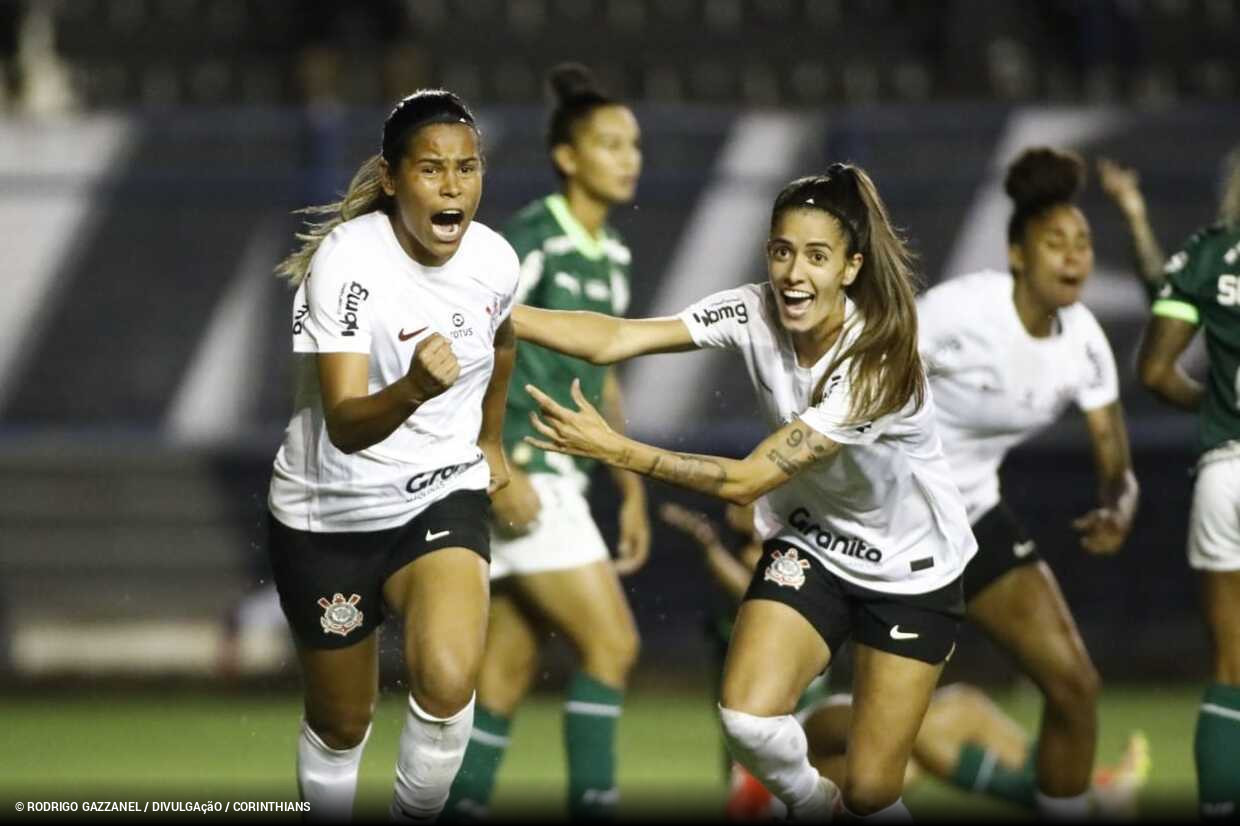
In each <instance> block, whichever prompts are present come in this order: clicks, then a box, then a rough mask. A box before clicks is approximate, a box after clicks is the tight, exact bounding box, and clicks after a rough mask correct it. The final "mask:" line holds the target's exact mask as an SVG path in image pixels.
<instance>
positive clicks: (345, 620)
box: [319, 594, 364, 637]
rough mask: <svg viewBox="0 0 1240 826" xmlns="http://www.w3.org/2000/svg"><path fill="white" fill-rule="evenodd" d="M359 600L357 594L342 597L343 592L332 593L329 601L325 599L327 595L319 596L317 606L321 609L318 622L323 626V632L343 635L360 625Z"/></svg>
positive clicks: (361, 615) (360, 599)
mask: <svg viewBox="0 0 1240 826" xmlns="http://www.w3.org/2000/svg"><path fill="white" fill-rule="evenodd" d="M361 601H362V598H361V597H360V596H358V595H357V594H352V595H350V597H349V598H348V599H345V598H344V594H332V600H331V602H328V601H327V597H319V607H320V608H322V609H323V616H322V617H320V618H319V623H320V624H322V626H323V633H324V634H339V635H340V636H342V637H344V636H347V635H348V633H349V632H350V631H352V630H353V629H354V628H357V627H358V626H359V625H361V624H362V617H363V616H364V615H363V614H362V612H361V611H359V610H358V609H357V604H358V603H359V602H361Z"/></svg>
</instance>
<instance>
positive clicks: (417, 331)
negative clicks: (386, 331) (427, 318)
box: [396, 327, 426, 341]
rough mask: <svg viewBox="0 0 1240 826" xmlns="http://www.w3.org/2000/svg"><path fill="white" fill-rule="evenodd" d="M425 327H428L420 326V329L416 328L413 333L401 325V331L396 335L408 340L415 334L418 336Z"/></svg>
mask: <svg viewBox="0 0 1240 826" xmlns="http://www.w3.org/2000/svg"><path fill="white" fill-rule="evenodd" d="M425 329H426V328H425V327H419V328H418V329H416V330H414V331H413V332H412V333H406V332H405V328H404V327H401V328H400V332H399V333H397V334H396V337H397V338H399V339H400V340H401V341H408V340H409V339H411V338H413V337H414V336H416V335H417V334H418V333H420V332H422V331H423V330H425Z"/></svg>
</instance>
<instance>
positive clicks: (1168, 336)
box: [1137, 315, 1205, 411]
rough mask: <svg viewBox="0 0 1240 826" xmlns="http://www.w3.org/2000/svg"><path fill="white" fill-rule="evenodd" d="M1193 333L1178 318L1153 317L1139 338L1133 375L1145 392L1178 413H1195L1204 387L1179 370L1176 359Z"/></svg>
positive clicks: (1202, 396) (1194, 333) (1188, 326)
mask: <svg viewBox="0 0 1240 826" xmlns="http://www.w3.org/2000/svg"><path fill="white" fill-rule="evenodd" d="M1196 334H1197V326H1196V325H1195V324H1190V323H1189V322H1187V321H1182V320H1180V319H1178V318H1169V317H1167V316H1161V315H1155V316H1152V317H1151V318H1150V323H1149V326H1147V327H1146V328H1145V335H1144V336H1143V337H1142V339H1141V351H1140V354H1139V355H1138V356H1137V372H1138V374H1139V375H1140V376H1141V383H1142V384H1143V385H1145V387H1146V389H1147V390H1149V391H1150V392H1152V393H1153V394H1154V395H1155V396H1158V397H1159V398H1160V399H1162V400H1163V401H1165V402H1167V403H1168V404H1170V405H1173V406H1175V407H1178V408H1180V409H1181V410H1190V411H1195V410H1197V409H1198V408H1199V407H1200V406H1201V400H1202V399H1203V398H1205V387H1203V386H1202V384H1201V382H1199V381H1197V380H1196V379H1193V378H1191V377H1190V376H1189V375H1188V374H1187V373H1185V372H1184V370H1183V369H1182V368H1181V367H1180V364H1179V360H1180V356H1181V355H1182V354H1183V353H1184V351H1185V349H1187V348H1188V345H1189V342H1191V341H1192V340H1193V336H1194V335H1196Z"/></svg>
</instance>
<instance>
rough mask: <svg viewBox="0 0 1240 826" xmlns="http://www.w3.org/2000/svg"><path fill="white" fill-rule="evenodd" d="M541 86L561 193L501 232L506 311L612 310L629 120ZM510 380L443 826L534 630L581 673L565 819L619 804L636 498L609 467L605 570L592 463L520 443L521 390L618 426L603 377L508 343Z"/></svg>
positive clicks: (592, 100) (481, 761)
mask: <svg viewBox="0 0 1240 826" xmlns="http://www.w3.org/2000/svg"><path fill="white" fill-rule="evenodd" d="M548 80H549V84H548V85H549V86H550V88H551V90H552V93H553V96H554V98H555V106H554V109H553V111H552V112H551V117H550V124H549V129H548V141H547V142H548V150H549V152H550V155H551V161H552V165H553V167H554V168H555V171H556V174H557V175H558V176H559V178H560V180H561V182H562V186H561V189H560V192H558V193H556V194H553V195H549V196H547V197H545V198H541V199H539V200H537V201H534V202H533V203H531V204H529V205H528V206H527V207H525V208H524V209H522V210H521V211H520V212H518V213H517V214H516V216H515V217H514V218H513V219H512V220H511V221H510V222H509V223H508V225H507V226H506V227H505V228H504V231H503V232H504V236H505V238H507V240H508V242H509V243H511V244H512V245H513V247H514V248H515V249H516V251H517V255H518V256H519V257H520V259H521V279H520V283H519V285H518V288H517V301H518V303H526V304H530V305H532V306H536V307H544V308H550V309H556V310H591V311H594V312H601V313H606V314H608V315H622V314H623V313H624V312H625V310H626V309H627V306H628V302H629V286H628V270H629V251H628V249H627V248H626V247H625V245H624V243H623V242H622V241H621V240H620V237H619V236H618V235H617V234H616V233H615V232H614V231H613V230H612V229H611V228H610V227H609V226H607V224H606V220H607V216H608V214H609V212H610V211H611V209H612V208H613V207H615V206H616V205H619V204H624V203H628V202H629V201H631V200H632V199H633V195H634V192H635V189H636V186H637V178H638V175H639V173H640V171H641V160H642V155H641V148H640V143H639V139H640V132H639V129H638V125H637V120H636V119H635V118H634V116H633V113H632V112H631V111H630V110H629V108H628V107H627V106H625V105H623V104H621V103H619V102H617V101H615V100H613V99H612V98H609V97H608V96H607V95H605V94H604V93H603V92H602V91H600V89H599V88H598V86H597V85H596V84H595V82H594V79H593V77H592V76H591V75H590V73H589V71H588V70H586V69H585V68H584V67H582V66H578V65H575V64H566V65H562V66H558V67H556V68H555V69H553V70H552V71H551V73H550V75H549V78H548ZM515 370H516V373H517V374H518V375H519V377H520V378H519V380H518V381H517V382H516V383H515V384H514V386H515V387H517V388H518V390H517V391H515V392H513V393H511V394H509V397H508V412H507V415H506V416H505V430H504V444H505V449H506V450H507V452H508V455H509V465H510V467H511V468H512V478H511V483H510V485H509V487H508V488H507V489H505V490H504V491H503V492H502V493H500V494H498V495H497V496H495V497H494V501H493V504H494V509H495V525H496V531H497V536H496V537H495V539H494V541H493V542H492V558H491V579H492V586H493V595H492V597H493V598H492V603H491V605H492V610H491V623H490V628H489V631H488V636H487V645H486V653H485V656H484V659H483V664H482V673H481V675H480V677H479V681H478V706H477V708H478V711H477V716H476V717H475V720H474V732H473V737H472V740H471V742H470V745H469V750H468V752H467V754H466V756H465V762H464V764H463V766H462V768H461V771H460V773H459V774H458V775H457V779H456V782H455V784H454V785H453V788H452V793H451V796H450V798H449V801H448V812H447V816H449V817H454V818H457V819H461V820H464V819H471V818H477V817H481V816H482V815H484V814H485V811H486V808H487V805H488V802H489V800H490V797H491V791H492V788H493V787H494V782H495V775H496V772H497V771H498V768H499V764H500V760H501V759H502V757H503V753H504V748H505V746H506V745H507V742H508V739H507V738H508V728H509V723H510V720H511V718H512V715H513V713H514V712H515V711H516V709H517V706H518V705H519V704H520V703H521V700H522V699H523V698H524V696H525V694H526V692H527V691H528V690H529V688H530V685H531V683H532V682H533V678H534V675H535V672H536V670H537V666H538V653H539V645H540V638H541V634H542V633H543V631H544V629H548V628H549V629H550V630H553V631H556V632H558V633H561V634H563V635H564V636H565V637H567V638H568V640H569V641H570V642H571V643H572V644H573V645H574V647H575V648H576V650H577V652H578V654H579V656H580V662H581V668H580V670H579V671H578V672H577V673H576V674H575V675H574V676H573V678H572V680H571V683H570V685H569V688H568V696H567V698H566V703H565V706H564V739H565V746H566V749H567V757H568V775H569V777H568V782H569V798H568V805H569V813H570V815H571V816H572V818H573V819H574V820H576V819H579V818H580V819H600V818H607V817H611V816H612V815H613V814H614V810H615V807H616V802H617V799H618V793H617V789H616V786H615V745H614V743H615V731H616V722H617V718H618V717H619V715H620V710H621V701H622V698H623V691H624V687H625V683H626V681H627V679H628V674H629V670H630V668H631V667H632V665H633V663H634V661H635V660H636V658H637V651H638V634H637V626H636V623H635V622H634V620H633V615H632V612H631V611H630V610H629V605H628V602H627V601H626V599H625V597H624V592H623V590H622V588H621V586H620V581H619V577H618V575H619V574H626V573H630V572H632V571H635V570H636V569H637V568H639V567H641V565H642V564H643V563H644V562H645V560H646V556H647V554H648V552H649V547H650V524H649V518H648V516H647V512H646V495H645V489H644V487H643V485H642V483H641V481H640V477H638V476H636V475H635V474H631V473H628V472H626V471H616V472H613V477H614V478H615V480H616V483H617V486H618V488H619V489H620V491H621V495H622V503H621V506H620V538H619V548H618V554H617V556H618V559H617V560H616V562H615V563H614V564H613V562H612V561H611V559H610V558H609V553H608V550H607V546H606V545H605V543H604V541H603V539H602V537H601V535H600V534H599V530H598V528H597V527H596V526H595V524H594V521H593V519H592V518H591V516H590V509H589V505H588V503H587V501H586V497H585V493H586V488H587V485H588V482H589V474H590V472H591V470H592V469H593V468H594V466H595V463H594V462H593V461H590V460H585V459H580V458H573V457H569V456H564V455H561V454H558V453H545V452H543V451H542V450H538V449H536V448H533V447H531V446H530V445H528V444H526V443H524V442H523V441H522V439H523V437H525V436H527V435H535V433H534V430H533V428H532V426H531V425H530V413H531V412H532V411H533V410H534V409H535V403H534V401H533V399H531V398H530V397H529V396H528V395H527V394H526V393H525V392H524V391H522V390H520V388H521V387H523V386H524V385H525V384H534V385H537V386H538V387H541V388H544V389H545V390H546V391H547V392H548V393H549V394H550V395H552V396H553V397H555V398H557V399H559V400H560V401H562V402H564V403H565V404H567V403H568V402H569V400H570V393H569V388H570V386H571V385H572V382H573V380H574V379H576V380H578V381H580V383H581V389H582V391H583V392H584V393H585V394H586V396H587V397H589V398H590V400H591V401H592V402H593V403H594V404H598V405H599V406H600V407H601V409H603V410H604V411H607V415H608V420H609V421H610V422H611V423H612V426H613V427H617V428H620V427H622V425H623V416H622V414H621V412H620V405H619V400H620V394H619V385H618V383H617V382H616V379H615V376H614V375H613V373H612V371H611V370H610V368H607V367H598V366H595V365H592V364H589V363H588V362H585V361H582V360H580V359H575V358H571V357H569V356H564V355H561V354H559V353H555V352H552V351H550V350H546V349H543V348H541V347H537V346H535V345H532V344H526V343H522V344H519V345H518V353H517V367H516V368H515Z"/></svg>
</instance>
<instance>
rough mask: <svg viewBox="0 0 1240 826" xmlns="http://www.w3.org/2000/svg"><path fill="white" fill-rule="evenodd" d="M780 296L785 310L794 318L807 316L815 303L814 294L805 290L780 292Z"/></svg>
mask: <svg viewBox="0 0 1240 826" xmlns="http://www.w3.org/2000/svg"><path fill="white" fill-rule="evenodd" d="M779 295H780V298H782V299H783V302H784V309H785V310H787V312H788V315H790V316H793V317H797V316H802V315H805V313H806V312H807V311H808V310H809V305H810V304H811V303H813V301H814V294H813V293H811V292H806V291H805V290H789V289H784V290H780V291H779Z"/></svg>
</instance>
